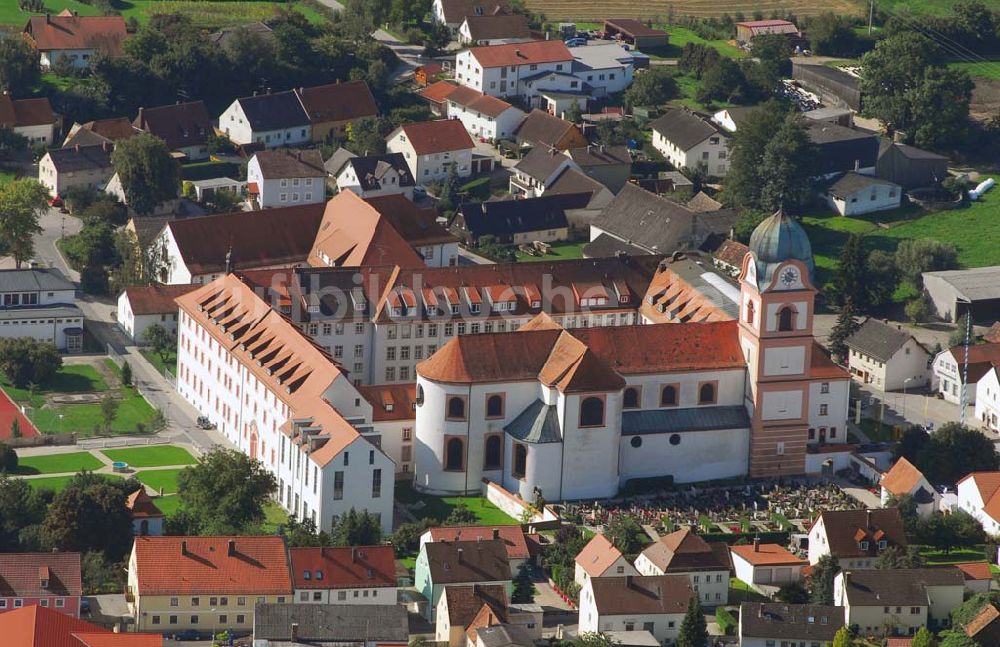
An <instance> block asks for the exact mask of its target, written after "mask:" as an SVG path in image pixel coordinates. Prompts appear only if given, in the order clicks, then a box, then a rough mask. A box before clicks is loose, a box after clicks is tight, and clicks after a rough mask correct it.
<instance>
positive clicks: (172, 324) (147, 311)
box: [115, 283, 198, 343]
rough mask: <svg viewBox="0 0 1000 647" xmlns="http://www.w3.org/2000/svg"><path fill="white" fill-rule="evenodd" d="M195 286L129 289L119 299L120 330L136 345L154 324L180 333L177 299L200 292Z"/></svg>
mask: <svg viewBox="0 0 1000 647" xmlns="http://www.w3.org/2000/svg"><path fill="white" fill-rule="evenodd" d="M197 287H198V285H197V284H195V283H181V284H177V285H161V284H159V283H153V284H152V285H130V286H129V287H127V288H125V289H124V290H122V293H121V294H120V295H118V308H117V309H116V310H115V318H116V320H117V322H118V327H119V328H120V329H121V330H122V332H124V333H125V334H126V335H128V338H129V339H131V340H132V341H133V342H135V343H142V342H143V340H144V339H145V336H144V333H145V332H146V329H147V328H149V327H150V326H152V325H153V324H158V325H160V326H163V328H164V329H166V331H167V332H169V333H172V334H176V333H177V303H176V302H175V301H174V299H176V298H177V297H179V296H181V295H184V294H187V293H188V292H190V291H192V290H194V289H195V288H197Z"/></svg>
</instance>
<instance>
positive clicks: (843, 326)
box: [828, 299, 860, 363]
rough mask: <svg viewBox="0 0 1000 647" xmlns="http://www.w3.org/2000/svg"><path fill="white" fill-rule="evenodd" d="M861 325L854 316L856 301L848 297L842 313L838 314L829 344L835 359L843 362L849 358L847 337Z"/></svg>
mask: <svg viewBox="0 0 1000 647" xmlns="http://www.w3.org/2000/svg"><path fill="white" fill-rule="evenodd" d="M859 325H860V324H858V321H857V319H855V318H854V303H853V302H852V301H851V300H850V299H847V300H846V301H845V302H844V305H843V306H841V308H840V314H838V315H837V323H836V324H835V325H834V326H833V329H832V330H831V331H830V338H829V342H828V345H829V347H830V354H831V355H833V358H834V360H835V361H837V362H841V363H843V362H844V361H846V360H847V353H848V349H847V339H848V338H849V337H850V336H851V335H853V334H854V331H855V330H857V329H858V326H859Z"/></svg>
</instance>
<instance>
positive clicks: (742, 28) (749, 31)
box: [736, 20, 800, 43]
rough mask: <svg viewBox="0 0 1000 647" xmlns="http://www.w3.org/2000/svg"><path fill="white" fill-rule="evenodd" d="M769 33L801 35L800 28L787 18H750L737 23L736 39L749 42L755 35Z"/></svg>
mask: <svg viewBox="0 0 1000 647" xmlns="http://www.w3.org/2000/svg"><path fill="white" fill-rule="evenodd" d="M767 34H790V35H792V36H799V35H800V33H799V28H798V27H796V26H795V23H793V22H788V21H787V20H750V21H746V22H738V23H736V40H737V41H738V42H740V43H749V42H750V41H751V40H753V39H754V37H755V36H766V35H767Z"/></svg>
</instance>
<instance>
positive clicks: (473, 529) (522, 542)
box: [420, 526, 531, 577]
mask: <svg viewBox="0 0 1000 647" xmlns="http://www.w3.org/2000/svg"><path fill="white" fill-rule="evenodd" d="M483 539H499V540H500V541H502V542H503V543H504V546H506V547H507V561H509V562H510V571H511V574H513V575H514V576H515V577H516V576H517V574H518V572H519V571H520V570H521V567H522V566H525V565H526V564H527V562H528V560H529V559H531V553H530V551H529V549H528V541H527V539H526V538H525V536H524V531H523V530H522V529H521V526H444V527H437V528H430V529H429V530H427V531H425V532H424V534H422V535H420V544H421V545H423V544H425V543H427V542H429V541H481V540H483Z"/></svg>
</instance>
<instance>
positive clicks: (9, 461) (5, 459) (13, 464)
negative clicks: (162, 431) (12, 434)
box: [0, 418, 17, 474]
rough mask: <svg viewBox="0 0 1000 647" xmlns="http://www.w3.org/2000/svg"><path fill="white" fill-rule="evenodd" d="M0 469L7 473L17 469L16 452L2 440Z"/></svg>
mask: <svg viewBox="0 0 1000 647" xmlns="http://www.w3.org/2000/svg"><path fill="white" fill-rule="evenodd" d="M15 420H16V418H15ZM0 471H3V472H7V473H8V474H12V473H14V472H16V471H17V452H16V451H15V450H14V448H13V447H11V446H10V445H8V444H7V443H2V442H0Z"/></svg>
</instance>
